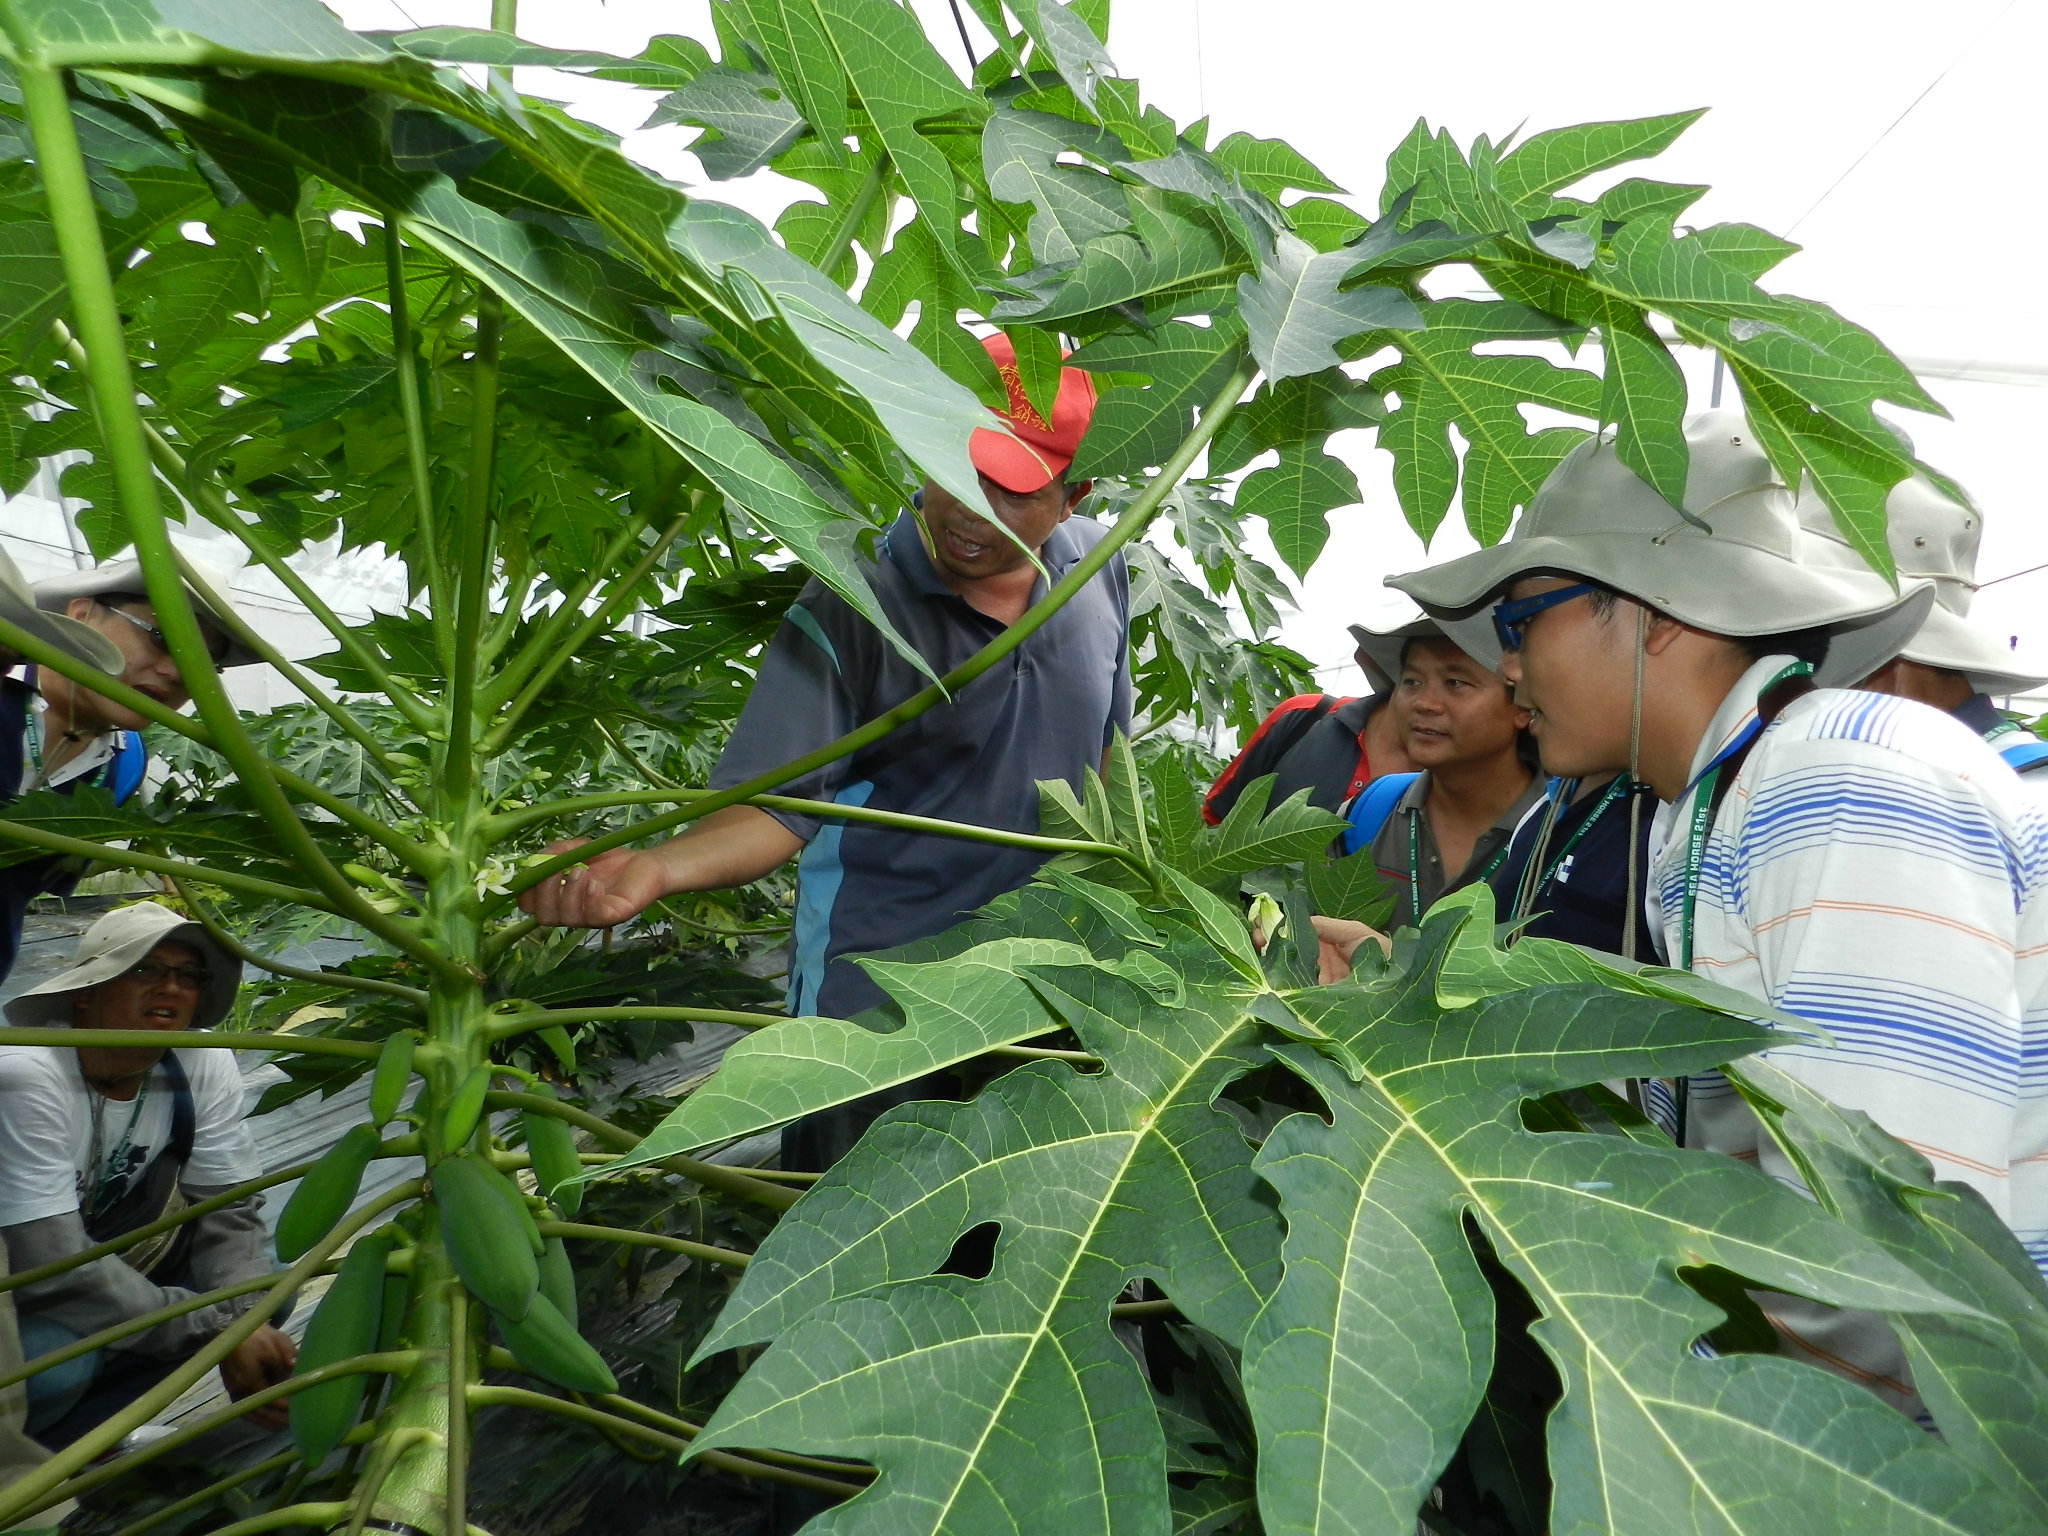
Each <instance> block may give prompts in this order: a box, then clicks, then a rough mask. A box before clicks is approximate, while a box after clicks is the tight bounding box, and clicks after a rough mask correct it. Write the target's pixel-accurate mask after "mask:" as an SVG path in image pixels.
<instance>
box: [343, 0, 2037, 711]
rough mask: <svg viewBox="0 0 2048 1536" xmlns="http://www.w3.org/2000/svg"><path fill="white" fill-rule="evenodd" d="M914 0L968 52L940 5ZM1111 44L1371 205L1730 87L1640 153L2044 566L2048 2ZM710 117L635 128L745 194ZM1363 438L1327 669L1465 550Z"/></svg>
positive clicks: (528, 26) (1424, 11)
mask: <svg viewBox="0 0 2048 1536" xmlns="http://www.w3.org/2000/svg"><path fill="white" fill-rule="evenodd" d="M327 3H328V4H329V5H331V6H332V8H333V9H334V10H336V11H337V12H338V13H339V14H340V15H341V16H343V17H344V18H345V19H346V20H347V21H348V22H349V23H350V24H351V25H353V26H356V27H364V28H368V27H380V28H404V27H407V26H412V25H421V26H428V25H442V24H451V23H459V24H465V25H473V26H480V25H486V24H487V17H488V13H489V3H488V0H327ZM912 4H913V7H914V8H915V9H916V10H917V11H919V12H920V13H921V14H923V15H924V16H925V17H926V19H927V25H928V28H929V30H930V31H931V34H932V36H933V37H934V39H935V40H936V41H937V43H938V46H939V47H940V49H941V50H942V51H943V52H945V53H946V54H947V56H948V57H949V58H954V59H955V62H956V63H957V62H958V59H957V55H958V53H959V49H960V44H959V40H958V36H957V34H956V33H955V31H954V30H953V23H952V18H951V16H950V15H949V14H948V12H947V10H946V7H945V0H912ZM962 9H963V10H965V9H966V6H965V5H964V4H963V6H962ZM970 26H973V23H972V21H971V19H970ZM520 31H521V33H522V34H523V35H525V36H527V37H529V38H532V39H534V40H535V41H538V42H543V43H550V44H554V45H556V46H561V47H571V48H596V49H603V50H607V51H611V52H616V53H621V54H631V53H635V52H638V51H639V49H640V48H641V47H643V46H644V45H645V42H646V39H647V38H648V37H649V36H650V35H651V34H653V33H655V32H686V33H689V34H691V35H694V36H698V37H702V38H705V39H706V40H708V39H709V38H710V36H711V33H710V25H709V20H708V11H707V6H706V3H705V0H609V3H603V4H599V3H594V0H525V4H524V5H523V7H522V11H521V23H520ZM975 36H976V42H977V51H980V50H981V48H982V46H983V38H982V34H980V33H979V32H978V30H977V31H976V33H975ZM1110 51H1111V53H1112V54H1113V55H1114V56H1115V58H1116V60H1117V63H1118V65H1119V66H1120V67H1121V69H1122V70H1123V72H1124V73H1125V74H1127V75H1133V76H1136V77H1137V78H1138V79H1139V80H1141V81H1142V82H1143V83H1144V86H1145V92H1146V96H1147V98H1148V99H1150V100H1152V101H1154V102H1156V103H1157V104H1158V105H1159V106H1160V107H1161V108H1162V109H1164V110H1165V111H1166V112H1167V113H1168V114H1169V115H1171V116H1172V117H1173V118H1174V119H1175V120H1176V121H1179V122H1182V123H1186V122H1188V121H1190V120H1192V119H1193V118H1195V117H1198V116H1201V115H1203V114H1205V113H1206V114H1207V115H1209V116H1210V117H1211V118H1212V119H1213V121H1214V123H1215V129H1216V134H1217V136H1220V135H1221V134H1223V133H1227V132H1231V131H1234V130H1238V129H1243V130H1245V131H1247V132H1250V133H1254V134H1257V135H1260V136H1262V137H1272V138H1281V139H1285V140H1287V141H1288V142H1289V143H1291V144H1293V145H1294V146H1295V147H1296V148H1297V149H1299V150H1300V151H1302V152H1303V153H1304V154H1306V155H1307V156H1308V157H1309V158H1310V159H1311V160H1313V161H1315V162H1316V163H1317V164H1318V165H1320V166H1321V167H1322V168H1323V170H1324V171H1325V172H1326V173H1327V174H1328V175H1329V176H1330V177H1331V178H1332V179H1333V180H1335V181H1336V182H1338V183H1339V184H1340V185H1342V186H1344V187H1346V188H1348V189H1349V190H1350V191H1351V192H1353V193H1354V194H1356V195H1357V196H1358V197H1359V198H1360V199H1361V200H1362V201H1363V202H1365V203H1366V204H1368V205H1370V203H1371V202H1372V200H1373V199H1374V197H1375V196H1376V194H1377V192H1378V190H1379V184H1380V180H1381V176H1382V172H1383V169H1384V166H1385V161H1386V156H1387V153H1388V151H1389V150H1391V149H1392V148H1393V146H1394V145H1395V144H1396V143H1397V142H1399V140H1400V138H1401V136H1402V135H1403V134H1404V133H1406V132H1407V130H1408V128H1409V126H1410V125H1411V124H1412V123H1413V122H1414V120H1415V119H1416V118H1417V117H1418V116H1426V117H1428V118H1429V119H1430V121H1431V122H1432V123H1433V124H1438V125H1442V126H1446V127H1449V128H1450V129H1451V130H1452V132H1453V133H1454V134H1455V135H1456V136H1457V137H1458V139H1459V140H1460V141H1461V142H1469V141H1470V139H1471V138H1472V137H1473V136H1474V135H1476V134H1479V133H1490V134H1492V135H1493V136H1494V137H1495V138H1496V139H1498V138H1499V137H1501V136H1503V135H1505V134H1507V133H1509V132H1511V131H1513V130H1514V129H1516V128H1517V127H1519V126H1522V125H1526V131H1531V132H1533V131H1535V130H1538V129H1542V128H1550V127H1558V126H1562V125H1565V124H1568V123H1577V122H1587V121H1593V120H1598V119H1605V118H1620V117H1642V116H1650V115H1653V114H1657V113H1663V112H1672V111H1679V110H1683V109H1686V108H1691V107H1698V106H1705V107H1709V108H1711V109H1712V110H1711V111H1710V112H1709V113H1708V115H1707V117H1706V118H1705V120H1704V121H1702V122H1701V123H1699V124H1698V125H1696V126H1695V127H1694V128H1693V129H1692V130H1691V131H1690V132H1689V133H1688V134H1687V135H1686V136H1685V137H1684V138H1683V139H1681V140H1680V141H1679V143H1678V144H1677V145H1676V146H1675V147H1674V148H1673V149H1671V150H1669V151H1667V152H1666V153H1665V155H1664V156H1663V157H1662V158H1661V159H1659V160H1657V161H1655V162H1651V163H1649V165H1648V166H1647V167H1644V168H1641V169H1640V171H1639V173H1640V174H1647V175H1652V176H1655V177H1657V178H1658V179H1661V180H1667V181H1679V182H1704V183H1708V184H1710V185H1711V186H1712V187H1713V188H1714V190H1713V191H1712V192H1711V193H1709V194H1708V195H1707V196H1706V197H1705V198H1704V199H1703V200H1702V201H1701V202H1700V203H1698V204H1697V205H1695V207H1694V209H1693V210H1692V215H1691V219H1692V221H1693V222H1697V223H1703V224H1704V223H1714V222H1719V221H1724V220H1741V221H1745V222H1748V223H1753V224H1759V225H1761V226H1763V227H1764V228H1766V229H1769V230H1771V231H1773V232H1774V233H1777V234H1780V235H1786V236H1789V237H1790V238H1793V239H1796V240H1798V241H1800V242H1801V243H1802V244H1804V245H1805V246H1806V250H1805V251H1804V252H1802V253H1801V254H1800V255H1797V256H1794V257H1793V258H1792V259H1791V260H1790V261H1788V262H1787V263H1785V264H1784V265H1783V266H1782V267H1780V268H1779V269H1778V270H1777V271H1776V272H1774V273H1772V274H1771V275H1770V277H1768V278H1767V279H1766V285H1767V286H1769V287H1772V288H1775V289H1779V290H1782V291H1790V292H1794V293H1798V294H1802V295H1804V296H1806V297H1809V298H1815V299H1820V300H1823V301H1825V302H1827V303H1829V304H1832V305H1833V306H1835V307H1836V308H1837V309H1839V310H1841V311H1842V312H1843V313H1844V314H1846V315H1847V316H1849V317H1850V318H1851V319H1854V320H1857V321H1859V322H1861V323H1862V324H1864V325H1867V326H1869V327H1870V328H1871V329H1873V330H1874V331H1876V332H1877V333H1878V335H1879V336H1881V337H1882V338H1883V339H1884V340H1885V341H1886V342H1888V343H1889V344H1890V345H1891V346H1892V347H1893V349H1894V350H1895V351H1897V352H1899V353H1900V354H1901V355H1902V356H1904V357H1905V358H1906V360H1907V361H1908V362H1909V363H1911V364H1912V365H1913V366H1915V367H1916V368H1917V369H1919V370H1920V371H1921V373H1922V375H1923V377H1925V378H1927V379H1928V380H1929V383H1930V388H1931V391H1932V393H1933V394H1934V395H1935V397H1936V398H1937V399H1939V400H1941V401H1942V402H1943V403H1944V404H1946V405H1947V407H1948V409H1949V411H1950V412H1951V413H1952V416H1953V418H1954V419H1953V420H1952V421H1941V420H1938V419H1932V418H1926V417H1911V418H1907V419H1906V421H1905V425H1906V426H1907V427H1908V430H1909V431H1911V432H1912V434H1913V435H1914V437H1915V439H1916V440H1917V442H1918V444H1919V447H1920V450H1921V453H1922V455H1923V457H1925V458H1927V459H1928V460H1929V461H1930V462H1932V463H1935V464H1938V465H1940V466H1941V467H1942V468H1944V469H1946V470H1947V471H1949V472H1950V473H1951V474H1954V475H1955V476H1956V477H1957V478H1958V479H1960V480H1961V481H1962V482H1963V483H1964V484H1965V485H1967V486H1968V487H1969V488H1970V489H1971V491H1972V492H1973V493H1974V494H1975V496H1976V497H1977V499H1978V501H1979V502H1980V504H1981V505H1982V506H1983V508H1984V509H1985V512H1986V524H1987V532H1986V539H1985V547H1984V552H1983V556H1982V559H1981V561H1980V565H1979V572H1978V574H1979V579H1980V581H1990V580H1993V579H1994V578H1997V577H2001V576H2004V575H2007V574H2008V573H2011V572H2016V571H2019V570H2021V569H2023V568H2025V567H2030V566H2033V565H2036V564H2041V563H2044V562H2048V519H2044V517H2043V512H2044V510H2048V508H2044V505H2043V503H2044V497H2043V494H2042V491H2041V475H2040V472H2039V470H2038V469H2037V463H2036V452H2035V451H2034V450H2029V449H2028V448H2027V446H2026V445H2027V444H2029V443H2034V442H2039V441H2041V438H2040V437H2038V436H2037V433H2039V431H2040V426H2039V421H2038V418H2039V416H2040V413H2041V412H2042V411H2043V410H2044V409H2048V285H2044V284H2043V283H2042V282H2041V280H2040V278H2039V276H2038V272H2039V264H2040V252H2041V251H2042V250H2043V249H2044V248H2048V204H2044V201H2043V200H2042V199H2041V198H2039V197H2038V196H2034V195H2030V194H2029V193H2026V192H2023V191H2021V190H2020V189H2019V188H2018V187H2016V186H2015V176H2014V172H2015V170H2016V169H2018V165H2019V162H2020V161H2021V159H2022V157H2024V156H2025V155H2027V154H2028V153H2029V151H2030V149H2031V147H2032V146H2033V145H2034V144H2035V143H2036V142H2037V138H2038V134H2037V130H2036V126H2035V123H2034V122H2033V120H2032V117H2033V110H2032V109H2034V108H2035V107H2036V106H2037V104H2038V102H2039V99H2040V98H2039V82H2038V72H2039V66H2040V61H2041V60H2042V59H2043V58H2048V0H1946V3H1944V4H1942V5H1940V6H1931V5H1928V4H1927V3H1925V0H1864V3H1863V4H1861V5H1858V6H1855V7H1849V6H1844V5H1843V4H1841V3H1840V0H1709V3H1705V4H1701V3H1696V0H1695V3H1687V4H1677V3H1673V0H1581V3H1579V4H1576V5H1573V6H1571V7H1569V8H1555V7H1548V8H1546V7H1532V6H1531V5H1529V4H1528V0H1447V3H1443V4H1438V5H1431V6H1394V5H1384V6H1383V5H1374V4H1361V3H1359V0H1114V10H1113V21H1112V29H1111V38H1110ZM526 73H528V72H522V80H521V84H522V85H523V86H524V87H525V88H527V89H530V90H535V91H539V92H542V93H544V94H549V95H555V96H558V97H560V98H563V99H568V100H570V101H571V102H572V103H574V104H575V110H577V111H578V112H579V113H582V114H583V115H585V116H588V117H590V118H591V119H592V120H594V121H599V122H602V123H604V124H605V126H607V127H610V128H612V129H614V130H617V131H626V130H630V129H632V128H634V127H636V126H637V123H638V121H639V118H640V116H641V115H642V114H643V113H644V111H645V107H644V106H642V105H636V104H635V103H634V101H633V100H632V99H629V98H633V97H635V96H636V95H637V96H638V99H639V100H640V101H642V102H644V101H646V100H647V99H648V97H647V96H646V94H645V93H633V92H629V91H627V90H625V89H624V88H621V87H613V86H607V85H603V84H601V83H596V82H586V81H581V80H576V79H573V78H570V77H564V76H559V75H555V76H544V75H540V74H538V73H537V72H533V73H534V77H533V78H530V79H528V78H525V77H524V76H525V74H526ZM1902 115H1903V116H1902ZM690 136H691V130H684V129H676V128H668V129H659V130H656V131H654V132H652V133H645V134H633V135H632V136H631V137H630V139H629V141H628V145H627V147H628V150H629V152H631V153H632V154H634V155H636V156H637V157H639V158H641V159H642V160H643V161H644V162H645V163H647V164H648V165H650V166H652V167H653V168H655V169H657V170H659V171H661V172H662V173H663V174H665V175H668V176H671V177H673V178H675V179H677V180H679V181H681V182H684V183H686V184H691V185H701V186H703V187H704V192H705V195H708V196H713V197H722V198H729V199H731V200H733V201H740V200H742V199H741V197H740V196H736V195H735V191H734V189H732V188H730V187H729V186H727V187H721V186H718V185H717V184H709V183H706V182H705V178H704V177H703V175H702V173H701V172H700V170H699V169H698V167H697V165H696V163H695V160H694V158H693V157H692V156H690V155H689V154H688V153H687V151H685V150H683V149H682V147H681V146H682V144H683V142H684V141H686V140H687V139H688V138H689V137H690ZM1212 142H1213V139H1212ZM1626 174H1629V172H1628V171H1626V170H1625V171H1621V172H1617V173H1615V175H1616V176H1620V175H1626ZM785 186H787V184H785ZM803 190H805V191H808V189H803ZM746 201H747V202H748V204H749V206H751V207H752V209H753V211H755V212H757V213H761V214H763V215H769V216H772V214H773V213H774V211H775V210H776V209H777V208H778V207H779V206H780V201H781V199H780V198H779V197H778V196H777V194H776V193H775V192H774V191H773V190H772V189H770V188H765V187H764V188H762V189H761V191H760V192H759V193H757V194H754V195H752V196H749V197H747V198H746ZM1695 365H1696V366H1695ZM1689 372H1690V373H1691V375H1692V377H1693V379H1694V385H1695V391H1696V402H1695V403H1696V404H1698V405H1701V406H1704V405H1705V404H1706V400H1707V396H1706V391H1707V386H1708V379H1709V369H1708V367H1707V366H1706V365H1705V364H1704V363H1703V362H1702V361H1700V360H1698V359H1694V360H1693V361H1692V363H1690V364H1689ZM1345 438H1349V439H1354V441H1350V442H1346V441H1345V440H1344V438H1340V439H1339V440H1338V441H1337V442H1336V443H1335V444H1334V445H1333V447H1334V449H1335V450H1336V451H1338V452H1340V453H1341V454H1343V455H1344V456H1345V457H1346V458H1347V459H1348V460H1349V462H1351V463H1352V464H1353V466H1354V467H1355V468H1356V470H1357V472H1358V478H1359V482H1360V485H1361V487H1362V489H1363V494H1364V501H1363V504H1362V505H1360V506H1357V507H1351V508H1344V509H1341V510H1339V511H1338V512H1337V513H1335V514H1334V515H1333V516H1332V519H1331V521H1332V527H1333V532H1332V538H1331V545H1330V548H1329V550H1328V552H1327V553H1326V554H1325V555H1324V557H1323V559H1322V561H1321V563H1320V564H1319V565H1318V566H1317V567H1316V569H1315V571H1314V573H1313V575H1312V578H1311V580H1310V581H1309V583H1308V584H1307V588H1306V590H1305V591H1303V593H1302V595H1301V611H1300V613H1299V614H1298V615H1297V617H1296V618H1295V619H1294V620H1293V621H1292V622H1291V623H1290V624H1289V626H1288V629H1287V633H1286V638H1287V639H1288V640H1289V642H1290V643H1292V644H1293V645H1295V646H1296V647H1297V648H1299V649H1300V650H1302V651H1303V652H1304V653H1305V654H1307V655H1308V656H1309V657H1310V658H1311V659H1312V660H1314V661H1315V662H1317V663H1318V664H1331V665H1333V666H1334V665H1335V664H1337V663H1340V662H1341V663H1347V664H1348V658H1349V656H1350V651H1351V642H1350V640H1349V638H1348V637H1347V636H1346V635H1345V634H1344V625H1345V624H1346V623H1348V622H1351V621H1353V620H1357V619H1366V620H1373V619H1378V618H1384V617H1389V616H1391V615H1393V614H1395V613H1397V612H1398V611H1399V608H1400V604H1401V601H1402V600H1401V599H1399V598H1398V597H1396V596H1395V595H1394V594H1392V593H1390V592H1387V591H1386V590H1385V589H1383V588H1382V587H1381V585H1380V579H1381V577H1382V576H1384V575H1386V574H1388V573H1389V572H1394V571H1401V570H1408V569H1412V568H1413V567H1415V566H1417V565H1421V564H1425V563H1427V562H1428V560H1429V559H1430V558H1431V554H1433V555H1434V557H1435V558H1444V557H1447V556H1449V555H1451V554H1455V553H1457V552H1459V551H1460V550H1461V549H1463V548H1465V547H1466V544H1465V541H1464V539H1463V536H1462V534H1461V533H1460V532H1458V531H1457V530H1455V529H1453V528H1450V527H1447V528H1446V530H1445V532H1444V533H1443V534H1442V535H1440V536H1439V537H1438V539H1437V540H1436V544H1435V548H1434V550H1433V551H1432V552H1431V553H1430V554H1425V552H1424V551H1423V549H1422V548H1421V545H1420V543H1419V542H1418V541H1417V540H1416V539H1415V538H1414V536H1413V535H1412V534H1411V533H1410V532H1409V531H1408V529H1407V527H1406V525H1405V523H1404V522H1403V521H1402V519H1401V516H1400V512H1399V509H1398V507H1397V506H1396V504H1395V502H1394V498H1393V494H1392V491H1391V488H1390V486H1389V483H1388V475H1387V466H1388V463H1389V461H1388V459H1387V458H1386V456H1385V455H1383V454H1380V453H1378V452H1377V451H1376V450H1374V449H1373V448H1372V446H1371V437H1370V434H1368V433H1363V432H1358V433H1349V434H1345ZM1453 516H1454V518H1455V512H1454V514H1453ZM2044 603H2048V571H2043V572H2041V573H2039V574H2038V575H2032V576H2026V577H2022V578H2021V579H2018V580H2015V581H2010V582H2005V583H2002V584H1999V585H1994V586H1991V587H1990V588H1989V589H1988V590H1987V591H1985V592H1984V593H1983V594H1982V595H1981V597H1980V598H1979V600H1978V605H1977V608H1976V614H1977V616H1978V617H1980V618H1981V619H1982V620H1983V621H1984V622H1985V623H1986V625H1987V626H1988V627H1990V628H1992V629H1994V630H1995V631H1996V632H1998V633H2001V634H2017V635H2018V636H2020V637H2021V643H2022V646H2023V647H2027V646H2031V647H2033V648H2035V649H2037V650H2039V651H2041V652H2044V653H2048V621H2044V619H2043V617H2042V612H2043V607H2044ZM1340 680H1342V673H1340V672H1334V671H1333V672H1332V674H1331V681H1332V682H1333V683H1334V682H1338V681H1340ZM1347 691H1348V689H1347Z"/></svg>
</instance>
